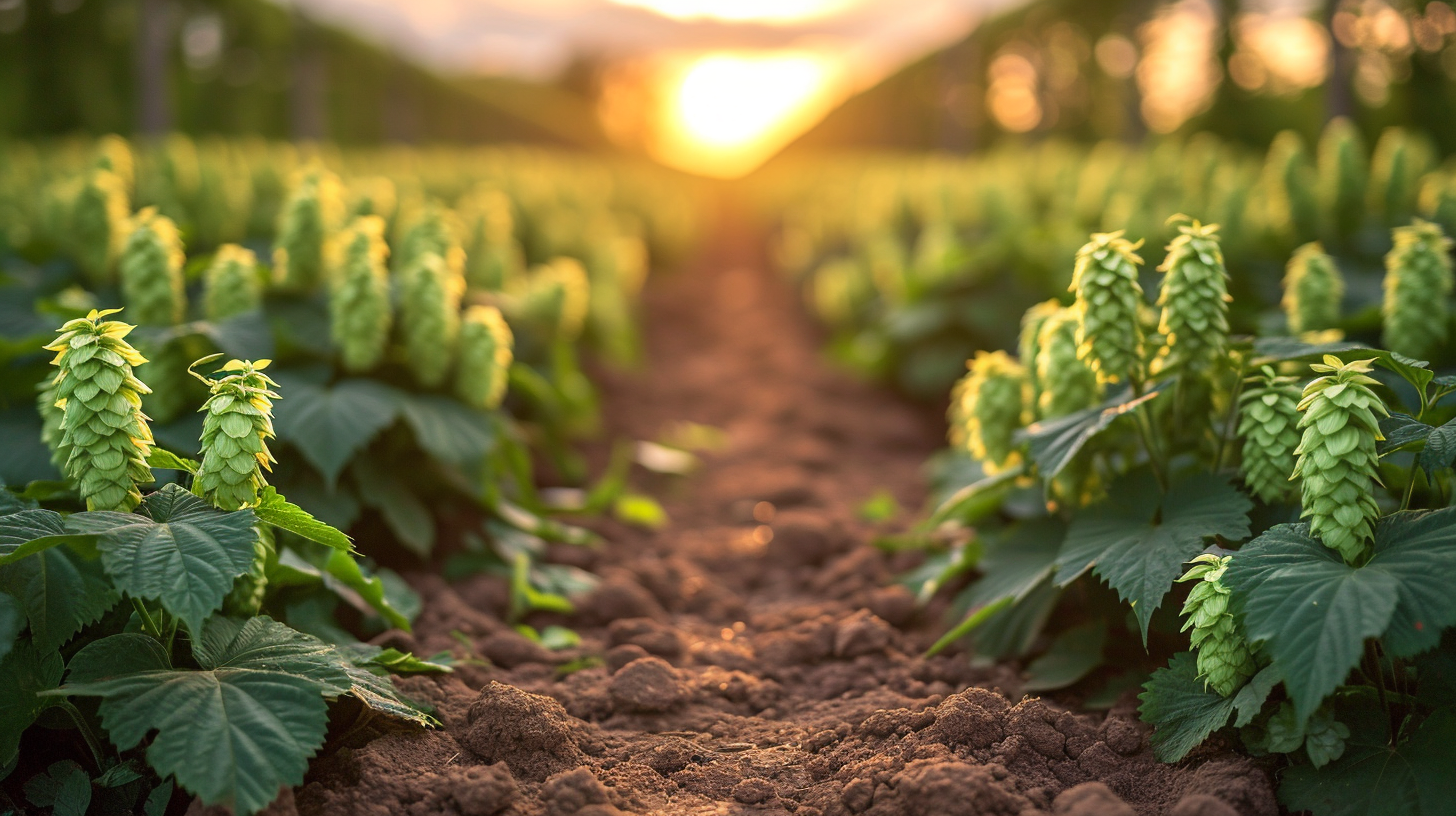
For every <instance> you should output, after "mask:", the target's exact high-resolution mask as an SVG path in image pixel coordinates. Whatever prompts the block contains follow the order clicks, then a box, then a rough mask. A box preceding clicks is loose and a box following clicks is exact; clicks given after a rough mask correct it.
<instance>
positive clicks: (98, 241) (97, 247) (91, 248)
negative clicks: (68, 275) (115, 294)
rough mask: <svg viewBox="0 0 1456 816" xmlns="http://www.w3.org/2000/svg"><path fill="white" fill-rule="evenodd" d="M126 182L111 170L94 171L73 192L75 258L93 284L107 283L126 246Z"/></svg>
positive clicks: (72, 222)
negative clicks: (75, 192)
mask: <svg viewBox="0 0 1456 816" xmlns="http://www.w3.org/2000/svg"><path fill="white" fill-rule="evenodd" d="M130 212H131V207H130V205H129V204H128V203H127V196H126V182H125V181H123V180H122V178H121V176H119V175H117V174H116V173H113V172H111V171H110V170H100V169H98V170H93V171H91V173H90V174H89V175H88V176H87V178H86V183H85V184H84V185H82V187H81V189H80V191H79V192H78V193H77V195H76V201H75V210H74V211H73V212H72V213H71V228H72V230H73V231H74V236H73V237H74V239H75V242H76V256H77V258H76V259H77V261H79V262H80V264H81V271H82V272H84V273H86V277H87V278H88V279H89V280H90V281H91V283H92V284H95V285H101V284H106V283H110V282H111V279H112V274H113V272H114V271H115V267H116V259H117V258H118V257H120V255H121V251H122V247H124V246H125V245H126V239H127V220H128V216H129V214H130Z"/></svg>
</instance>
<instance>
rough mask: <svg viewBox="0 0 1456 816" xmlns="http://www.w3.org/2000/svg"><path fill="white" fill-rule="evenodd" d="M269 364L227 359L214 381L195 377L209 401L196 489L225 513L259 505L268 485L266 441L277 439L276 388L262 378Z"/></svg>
mask: <svg viewBox="0 0 1456 816" xmlns="http://www.w3.org/2000/svg"><path fill="white" fill-rule="evenodd" d="M210 359H214V358H203V359H202V360H199V361H198V363H202V362H207V361H208V360H210ZM268 363H269V361H268V360H259V361H257V362H256V363H255V362H252V361H249V360H229V361H228V362H227V363H226V364H225V365H223V367H222V368H221V369H219V370H218V372H217V373H218V374H220V375H221V376H219V377H216V378H215V379H213V378H208V377H204V376H202V375H201V374H197V373H196V372H193V376H196V377H197V378H198V379H200V380H202V381H203V382H204V383H206V384H207V387H208V391H209V392H210V396H209V397H208V398H207V402H206V403H204V404H203V406H202V410H203V412H205V413H206V417H204V418H203V420H202V465H201V467H199V468H198V469H197V478H196V479H195V480H193V483H192V490H193V492H194V493H196V494H197V495H199V496H201V497H203V498H205V499H207V500H208V501H211V502H212V503H213V504H214V505H216V506H217V507H219V508H221V509H223V510H239V509H241V508H243V507H247V506H249V505H251V504H254V503H256V502H257V501H258V494H259V493H260V492H261V491H262V490H263V488H264V487H265V486H267V484H268V482H267V479H266V478H264V475H263V474H264V472H265V471H268V470H271V469H272V464H273V461H274V460H273V455H272V453H270V452H269V450H268V440H269V439H272V438H273V400H276V399H278V394H277V392H275V391H273V388H276V387H277V385H278V384H277V383H275V382H274V381H273V380H272V379H271V378H270V377H269V376H268V375H267V374H264V373H263V371H264V369H266V368H267V367H268ZM195 365H196V363H194V366H195ZM189 370H191V369H189Z"/></svg>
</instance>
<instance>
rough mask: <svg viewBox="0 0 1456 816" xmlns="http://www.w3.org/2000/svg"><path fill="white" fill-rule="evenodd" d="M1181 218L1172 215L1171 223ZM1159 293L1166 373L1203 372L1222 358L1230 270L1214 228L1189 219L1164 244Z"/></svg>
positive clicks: (1162, 361)
mask: <svg viewBox="0 0 1456 816" xmlns="http://www.w3.org/2000/svg"><path fill="white" fill-rule="evenodd" d="M1180 218H1184V217H1181V216H1174V220H1176V219H1180ZM1158 269H1159V270H1161V271H1162V272H1163V273H1164V277H1163V285H1162V287H1161V288H1160V289H1159V291H1158V305H1159V306H1161V307H1162V309H1163V314H1162V318H1161V320H1160V321H1159V322H1158V331H1159V332H1161V333H1162V334H1163V336H1164V338H1165V345H1164V346H1163V352H1162V355H1161V357H1160V360H1159V362H1160V367H1161V368H1162V369H1163V370H1165V371H1176V372H1183V373H1195V372H1202V371H1206V370H1207V369H1208V368H1210V367H1211V366H1213V365H1214V364H1215V363H1217V362H1218V361H1220V360H1222V359H1223V357H1224V349H1225V347H1226V346H1227V344H1228V332H1229V324H1228V304H1229V301H1230V300H1232V298H1230V297H1229V293H1228V271H1227V270H1226V269H1224V264H1223V250H1221V249H1220V248H1219V245H1218V225H1217V224H1208V225H1204V224H1200V223H1199V222H1197V221H1188V222H1187V223H1181V224H1179V225H1178V235H1177V236H1176V237H1175V238H1174V239H1173V241H1172V243H1170V244H1168V257H1167V259H1166V260H1164V261H1163V265H1162V266H1160V267H1158Z"/></svg>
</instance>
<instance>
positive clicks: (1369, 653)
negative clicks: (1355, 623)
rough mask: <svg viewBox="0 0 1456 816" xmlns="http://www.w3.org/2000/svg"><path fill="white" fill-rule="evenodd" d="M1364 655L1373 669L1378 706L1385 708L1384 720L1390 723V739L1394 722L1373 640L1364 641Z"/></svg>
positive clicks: (1393, 735)
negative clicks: (1378, 699)
mask: <svg viewBox="0 0 1456 816" xmlns="http://www.w3.org/2000/svg"><path fill="white" fill-rule="evenodd" d="M1365 656H1366V658H1367V659H1368V660H1369V661H1370V663H1371V665H1372V667H1373V668H1374V670H1375V690H1376V692H1377V693H1379V695H1380V707H1381V708H1382V709H1384V710H1385V720H1386V722H1390V723H1391V732H1390V733H1391V739H1392V740H1393V739H1394V738H1395V728H1394V722H1393V721H1392V720H1391V713H1390V700H1389V699H1388V698H1387V697H1386V696H1385V668H1384V667H1383V666H1381V665H1380V653H1379V651H1378V650H1377V649H1376V646H1375V641H1373V640H1367V641H1365Z"/></svg>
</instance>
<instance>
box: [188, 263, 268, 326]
mask: <svg viewBox="0 0 1456 816" xmlns="http://www.w3.org/2000/svg"><path fill="white" fill-rule="evenodd" d="M262 302H263V282H262V280H260V279H259V277H258V256H257V255H254V254H253V250H251V249H244V248H243V247H240V246H238V245H237V244H223V245H222V246H220V247H218V249H217V254H216V255H214V256H213V258H212V263H211V264H210V265H208V267H207V271H206V272H204V273H203V275H202V310H203V313H204V314H205V315H206V316H207V319H208V320H212V321H218V320H223V319H225V318H228V317H232V316H233V315H236V314H242V313H243V312H251V311H254V310H255V309H257V308H258V307H259V306H260V305H261V304H262Z"/></svg>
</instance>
